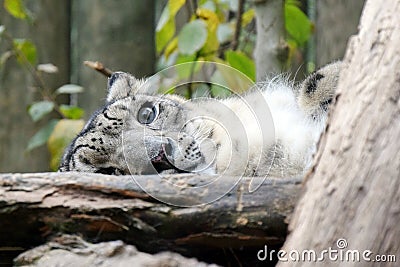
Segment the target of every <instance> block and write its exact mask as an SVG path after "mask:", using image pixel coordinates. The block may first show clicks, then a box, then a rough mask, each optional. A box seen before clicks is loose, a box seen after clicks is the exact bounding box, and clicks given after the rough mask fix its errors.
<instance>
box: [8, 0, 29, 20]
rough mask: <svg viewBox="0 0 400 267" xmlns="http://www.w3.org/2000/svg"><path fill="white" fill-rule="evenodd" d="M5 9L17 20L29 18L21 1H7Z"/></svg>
mask: <svg viewBox="0 0 400 267" xmlns="http://www.w3.org/2000/svg"><path fill="white" fill-rule="evenodd" d="M4 8H5V9H6V10H7V12H8V13H10V14H11V15H12V16H14V17H15V18H17V19H26V18H28V13H27V10H26V8H25V6H24V4H23V3H22V1H21V0H5V1H4Z"/></svg>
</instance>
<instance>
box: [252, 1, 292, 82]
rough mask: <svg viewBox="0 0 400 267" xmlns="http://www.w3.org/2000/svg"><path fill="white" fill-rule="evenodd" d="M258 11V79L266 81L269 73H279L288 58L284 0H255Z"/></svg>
mask: <svg viewBox="0 0 400 267" xmlns="http://www.w3.org/2000/svg"><path fill="white" fill-rule="evenodd" d="M253 3H254V5H255V11H256V18H257V20H256V24H257V41H256V48H255V51H254V59H255V62H256V71H257V74H256V79H257V81H264V80H265V78H266V77H267V75H271V74H278V73H281V71H282V70H283V66H284V64H285V62H286V60H287V58H288V47H287V45H286V42H285V20H284V17H285V16H284V3H285V1H283V0H253Z"/></svg>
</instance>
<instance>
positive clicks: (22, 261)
mask: <svg viewBox="0 0 400 267" xmlns="http://www.w3.org/2000/svg"><path fill="white" fill-rule="evenodd" d="M83 263H84V266H99V265H101V266H153V267H162V266H164V267H165V266H196V267H217V265H215V264H210V265H209V264H206V263H203V262H199V261H197V260H196V259H193V258H191V259H188V258H185V257H183V256H181V255H179V254H177V253H171V252H162V253H158V254H155V255H151V254H148V253H143V252H140V251H138V250H137V249H136V248H135V247H134V246H131V245H126V244H124V243H123V242H121V241H110V242H101V243H99V244H91V243H88V242H85V241H84V240H83V239H82V238H80V237H78V236H71V235H63V236H59V237H56V238H54V239H53V240H51V241H50V242H47V243H46V244H44V245H41V246H39V247H36V248H34V249H31V250H29V251H26V252H24V253H22V254H21V255H19V256H18V257H17V258H16V259H15V260H14V264H15V265H16V266H30V267H34V266H37V267H43V266H49V267H50V266H82V265H83Z"/></svg>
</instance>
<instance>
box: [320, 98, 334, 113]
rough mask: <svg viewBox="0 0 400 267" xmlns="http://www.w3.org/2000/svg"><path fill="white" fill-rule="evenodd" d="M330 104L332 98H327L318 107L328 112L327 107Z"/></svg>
mask: <svg viewBox="0 0 400 267" xmlns="http://www.w3.org/2000/svg"><path fill="white" fill-rule="evenodd" d="M331 103H332V98H329V99H328V100H325V101H323V102H321V103H320V107H321V109H323V110H324V111H328V107H329V105H330V104H331Z"/></svg>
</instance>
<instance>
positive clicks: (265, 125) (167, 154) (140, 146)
mask: <svg viewBox="0 0 400 267" xmlns="http://www.w3.org/2000/svg"><path fill="white" fill-rule="evenodd" d="M340 65H341V63H340V62H337V63H333V64H330V65H328V66H326V67H324V68H322V69H321V70H319V71H317V72H316V73H313V74H311V75H310V76H309V77H307V78H306V79H305V81H304V82H303V83H302V84H301V85H300V86H299V87H296V86H293V84H291V83H289V82H288V81H287V80H286V79H283V78H282V77H277V78H275V79H272V80H268V81H266V82H264V83H260V84H258V88H253V89H251V90H249V91H248V92H247V93H245V94H243V95H241V96H233V97H229V98H227V99H223V100H216V99H209V98H206V99H199V100H196V101H186V100H185V99H183V98H181V97H179V96H177V95H158V94H155V93H154V92H150V89H149V88H148V85H147V83H146V82H147V81H146V80H138V79H136V78H134V77H133V76H131V75H129V74H127V73H123V72H117V73H114V74H113V75H112V76H111V78H110V79H109V81H108V95H107V100H106V103H105V106H104V107H102V108H101V109H99V110H98V111H96V112H95V113H94V114H93V115H92V117H91V118H90V119H89V121H88V122H87V124H86V126H85V127H84V129H83V130H82V131H81V133H79V135H78V136H77V137H76V138H75V139H74V140H73V141H72V143H71V144H70V145H69V147H68V148H67V150H66V152H65V154H64V157H63V159H62V162H61V165H60V168H59V170H60V171H85V172H98V173H105V174H117V175H119V174H152V173H160V172H163V173H177V172H198V173H209V174H213V173H214V174H221V173H224V174H229V175H247V176H264V175H269V176H276V177H288V176H297V175H301V174H303V173H304V172H305V171H306V170H307V168H308V167H309V166H310V164H311V160H312V155H313V153H314V152H315V148H316V147H315V146H316V143H317V141H318V139H319V136H320V134H321V131H322V130H323V128H324V125H325V120H326V116H327V111H328V106H329V104H330V103H331V101H332V98H333V95H334V92H335V88H336V84H337V80H338V75H339V70H340ZM254 114H255V115H256V116H255V115H254ZM254 116H255V117H254ZM260 118H262V119H261V120H260ZM260 121H261V122H260ZM271 123H272V124H271ZM271 125H273V126H272V127H271ZM271 129H272V130H271Z"/></svg>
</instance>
